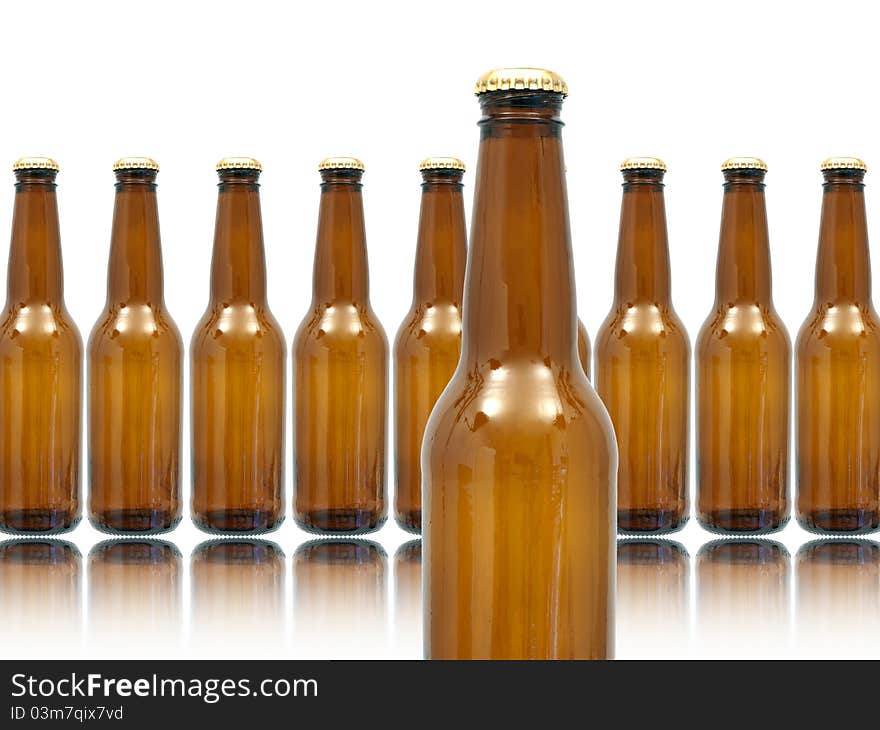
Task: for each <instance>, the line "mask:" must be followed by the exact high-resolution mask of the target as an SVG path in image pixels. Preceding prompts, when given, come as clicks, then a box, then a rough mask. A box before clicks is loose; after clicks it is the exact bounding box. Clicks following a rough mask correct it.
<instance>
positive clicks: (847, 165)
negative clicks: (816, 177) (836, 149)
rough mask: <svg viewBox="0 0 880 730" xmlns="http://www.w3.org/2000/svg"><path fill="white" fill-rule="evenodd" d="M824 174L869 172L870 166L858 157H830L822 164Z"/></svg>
mask: <svg viewBox="0 0 880 730" xmlns="http://www.w3.org/2000/svg"><path fill="white" fill-rule="evenodd" d="M821 169H822V172H825V170H861V171H862V172H867V171H868V166H867V165H866V164H865V163H864V162H862V160H860V159H859V158H858V157H829V158H828V159H827V160H825V162H823V163H822V168H821Z"/></svg>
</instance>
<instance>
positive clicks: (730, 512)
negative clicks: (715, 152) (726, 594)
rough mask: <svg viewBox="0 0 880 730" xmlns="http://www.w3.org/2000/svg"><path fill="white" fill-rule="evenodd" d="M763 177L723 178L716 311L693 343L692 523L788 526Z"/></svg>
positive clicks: (783, 400) (732, 527) (781, 349)
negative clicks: (694, 485)
mask: <svg viewBox="0 0 880 730" xmlns="http://www.w3.org/2000/svg"><path fill="white" fill-rule="evenodd" d="M770 282H771V279H770V244H769V236H768V233H767V210H766V207H765V204H764V171H763V170H758V169H746V170H726V171H725V172H724V204H723V207H722V212H721V238H720V242H719V246H718V266H717V269H716V284H715V306H714V308H713V310H712V312H711V314H710V315H709V317H708V319H707V320H706V322H705V323H704V324H703V327H702V329H701V330H700V334H699V337H698V339H697V353H696V360H697V363H696V377H697V519H698V520H699V522H700V524H701V525H703V527H705V528H707V529H709V530H713V531H715V532H725V533H727V532H756V533H761V532H772V531H773V530H778V529H780V528H781V527H784V526H785V523H786V522H788V512H789V510H788V470H789V465H788V462H789V407H790V405H791V402H790V382H791V377H790V370H791V342H790V340H789V338H788V331H787V330H786V329H785V325H784V324H783V323H782V320H781V319H780V317H779V315H778V314H777V313H776V309H775V308H774V307H773V297H772V295H771V283H770Z"/></svg>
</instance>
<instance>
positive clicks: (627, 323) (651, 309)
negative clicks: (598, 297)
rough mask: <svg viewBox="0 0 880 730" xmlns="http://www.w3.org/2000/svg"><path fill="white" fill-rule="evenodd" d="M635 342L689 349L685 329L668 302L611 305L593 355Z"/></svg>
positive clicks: (638, 344)
mask: <svg viewBox="0 0 880 730" xmlns="http://www.w3.org/2000/svg"><path fill="white" fill-rule="evenodd" d="M638 346H651V347H657V346H660V347H663V348H669V349H678V350H680V351H682V352H685V353H689V352H690V338H689V337H688V333H687V329H686V328H685V326H684V322H682V320H681V318H680V317H679V316H678V313H677V312H676V311H675V309H673V308H672V306H671V305H661V304H656V303H650V302H636V303H631V304H625V305H621V306H616V307H614V308H612V310H611V311H610V312H609V313H608V316H607V317H606V318H605V321H604V322H603V323H602V325H601V327H599V331H598V333H597V336H596V353H597V356H600V355H601V354H602V353H603V352H605V351H608V350H614V349H618V348H625V349H631V348H633V347H638Z"/></svg>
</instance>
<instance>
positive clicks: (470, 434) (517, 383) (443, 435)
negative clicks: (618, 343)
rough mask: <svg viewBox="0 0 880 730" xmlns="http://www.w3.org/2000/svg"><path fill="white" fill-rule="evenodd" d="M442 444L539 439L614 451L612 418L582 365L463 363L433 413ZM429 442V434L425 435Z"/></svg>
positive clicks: (434, 431) (435, 433)
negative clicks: (592, 443)
mask: <svg viewBox="0 0 880 730" xmlns="http://www.w3.org/2000/svg"><path fill="white" fill-rule="evenodd" d="M428 429H429V431H430V433H431V434H432V437H436V438H437V439H438V441H443V440H444V439H449V438H452V435H453V434H457V437H461V438H462V439H466V440H467V439H472V440H473V442H474V443H483V444H489V443H496V444H497V443H502V442H503V443H506V444H508V445H510V444H512V443H514V442H516V441H518V440H520V439H522V438H528V439H534V438H535V437H537V436H539V435H540V436H542V437H545V438H550V439H553V440H554V441H556V442H557V443H569V444H571V443H573V442H576V441H578V440H580V439H589V440H595V439H601V440H604V441H607V442H608V444H609V445H610V446H611V447H613V444H614V431H613V427H612V425H611V419H610V418H609V416H608V412H607V410H606V409H605V406H604V405H603V403H602V401H601V399H600V398H599V396H598V395H597V394H596V391H595V390H594V389H593V387H592V386H591V385H590V382H589V381H588V380H587V378H586V376H585V375H584V372H583V370H582V369H581V367H580V364H579V363H572V364H571V366H570V367H565V368H562V367H559V366H556V365H555V364H552V363H551V364H550V365H549V366H548V365H547V364H545V363H543V362H534V363H524V362H521V363H511V364H500V363H497V362H495V361H492V362H490V363H485V364H483V365H481V366H463V363H462V364H460V365H459V368H458V369H457V370H456V373H455V375H454V376H453V377H452V379H451V380H450V382H449V384H448V386H447V387H446V389H445V390H444V392H443V394H442V395H441V396H440V399H439V400H438V401H437V404H436V406H435V408H434V411H433V413H432V415H431V418H430V421H429V426H428ZM426 439H427V434H426Z"/></svg>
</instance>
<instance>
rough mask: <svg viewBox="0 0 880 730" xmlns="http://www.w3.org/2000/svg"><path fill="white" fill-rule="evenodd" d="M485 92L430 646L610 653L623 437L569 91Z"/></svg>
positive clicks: (435, 487)
mask: <svg viewBox="0 0 880 730" xmlns="http://www.w3.org/2000/svg"><path fill="white" fill-rule="evenodd" d="M480 102H481V105H482V107H483V112H484V116H483V119H482V121H481V122H480V125H481V139H480V152H479V166H478V170H477V183H476V194H475V203H474V217H473V224H472V225H473V227H472V235H471V247H470V250H469V263H468V267H467V275H466V283H465V300H464V310H463V311H464V322H463V327H464V329H463V349H462V356H461V360H460V362H459V365H458V368H457V369H456V372H455V374H454V376H453V378H452V380H451V381H450V383H449V385H448V386H447V388H446V389H445V391H444V392H443V395H441V397H440V399H439V400H438V401H437V405H436V406H435V408H434V410H433V412H432V414H431V417H430V419H429V421H428V425H427V428H426V431H425V437H424V441H423V445H422V474H423V485H422V486H423V490H424V492H423V509H424V510H425V511H424V515H423V543H424V581H425V601H424V612H425V613H424V615H425V631H424V641H425V653H426V656H427V657H428V658H432V659H563V658H565V659H587V658H608V657H610V656H611V655H612V654H613V607H614V583H613V580H614V571H615V546H614V540H615V536H614V509H615V505H614V479H615V472H616V450H615V446H614V436H613V432H612V429H611V424H610V421H609V419H608V415H607V413H606V411H605V409H604V408H603V406H602V404H601V402H600V400H599V398H598V397H597V396H596V394H595V392H594V391H593V389H592V387H591V386H590V384H589V381H588V380H587V378H586V374H585V372H584V370H583V367H582V365H581V363H580V360H579V359H578V354H577V324H576V322H577V317H576V314H575V297H574V284H573V276H572V266H571V243H570V234H569V225H568V208H567V198H566V191H565V174H564V165H563V158H562V144H561V126H562V124H561V121H560V120H559V118H558V112H559V110H560V108H561V102H562V97H561V94H557V93H550V92H535V91H532V92H528V91H526V92H514V91H512V92H506V91H497V92H491V93H485V94H482V95H481V96H480Z"/></svg>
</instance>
